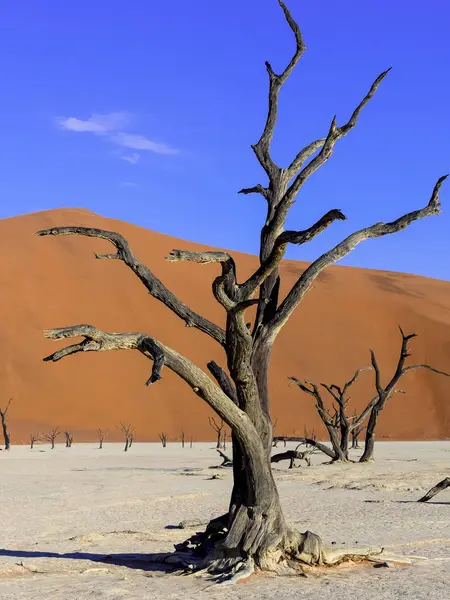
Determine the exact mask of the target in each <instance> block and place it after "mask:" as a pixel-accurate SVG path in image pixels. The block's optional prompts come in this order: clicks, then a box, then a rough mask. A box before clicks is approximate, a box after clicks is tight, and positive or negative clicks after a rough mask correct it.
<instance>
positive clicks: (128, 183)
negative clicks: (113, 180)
mask: <svg viewBox="0 0 450 600" xmlns="http://www.w3.org/2000/svg"><path fill="white" fill-rule="evenodd" d="M120 185H121V186H122V187H129V188H130V187H137V183H134V182H133V181H121V183H120Z"/></svg>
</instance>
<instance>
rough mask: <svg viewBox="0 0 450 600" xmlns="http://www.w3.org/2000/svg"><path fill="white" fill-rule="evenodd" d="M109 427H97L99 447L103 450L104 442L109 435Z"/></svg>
mask: <svg viewBox="0 0 450 600" xmlns="http://www.w3.org/2000/svg"><path fill="white" fill-rule="evenodd" d="M109 431H110V430H109V429H97V437H98V448H99V450H101V449H102V448H103V442H104V441H105V440H106V438H107V437H108V433H109Z"/></svg>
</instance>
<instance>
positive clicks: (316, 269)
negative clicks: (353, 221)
mask: <svg viewBox="0 0 450 600" xmlns="http://www.w3.org/2000/svg"><path fill="white" fill-rule="evenodd" d="M447 177H448V175H444V176H443V177H441V178H440V179H439V180H438V181H437V183H436V185H435V186H434V189H433V193H432V195H431V198H430V201H429V202H428V204H427V205H426V206H425V207H424V208H421V209H419V210H415V211H412V212H410V213H407V214H405V215H403V216H401V217H399V218H398V219H396V220H395V221H392V222H390V223H375V224H374V225H372V226H370V227H366V228H364V229H360V230H359V231H356V232H355V233H352V234H351V235H349V236H348V237H347V238H345V240H343V241H342V242H340V243H339V244H337V246H335V247H334V248H332V249H331V250H329V251H328V252H325V254H322V256H320V257H319V258H318V259H317V260H315V261H314V262H313V263H312V264H311V265H310V266H309V267H308V268H307V269H306V270H305V271H304V273H303V274H302V275H301V276H300V278H299V279H298V280H297V282H296V283H295V284H294V286H293V288H292V289H291V291H290V292H289V293H288V295H287V296H286V298H285V299H284V300H283V302H282V303H281V305H280V307H279V308H278V310H277V311H276V313H275V316H274V318H273V319H272V321H271V322H270V325H269V329H270V330H271V331H270V333H271V335H276V333H278V331H279V330H280V329H281V328H282V326H283V325H284V324H285V323H286V322H287V320H288V319H289V317H290V316H291V314H292V313H293V311H294V310H295V308H296V307H297V305H298V304H299V302H300V301H301V300H302V299H303V297H304V296H305V294H306V293H307V291H308V290H309V289H310V287H311V284H312V283H313V281H314V280H315V279H316V277H317V276H318V275H319V274H320V273H321V272H322V271H323V269H324V268H325V267H327V266H329V265H331V264H332V263H335V262H336V261H338V260H341V259H342V258H344V257H345V256H347V254H349V253H350V252H351V251H352V250H353V248H355V247H356V246H357V245H358V244H360V243H361V242H363V241H364V240H368V239H370V238H376V237H381V236H384V235H389V234H391V233H396V232H397V231H401V230H402V229H405V227H408V225H410V224H411V223H412V222H414V221H416V220H418V219H423V218H425V217H429V216H432V215H438V214H439V213H440V203H439V190H440V188H441V186H442V184H443V182H444V181H445V179H447Z"/></svg>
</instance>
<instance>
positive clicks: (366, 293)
mask: <svg viewBox="0 0 450 600" xmlns="http://www.w3.org/2000/svg"><path fill="white" fill-rule="evenodd" d="M61 225H80V226H85V227H100V228H103V229H109V230H115V231H119V232H120V233H122V234H123V235H124V236H125V237H126V238H127V239H128V240H129V242H130V243H131V245H132V247H133V250H134V252H135V254H136V255H137V256H138V257H139V258H140V260H142V261H143V262H145V263H146V264H147V265H148V266H149V267H150V268H151V269H152V271H153V272H154V273H155V274H156V275H157V276H158V277H159V278H160V279H162V280H163V281H164V283H165V284H166V285H167V286H168V287H169V288H170V289H172V290H173V291H174V293H175V294H177V295H178V296H179V297H180V298H181V299H182V300H183V301H184V302H185V303H186V304H188V305H189V306H190V307H191V308H192V309H194V310H196V311H198V312H200V313H202V314H203V315H205V316H207V317H208V318H209V319H212V320H214V321H216V322H217V323H221V324H223V321H224V312H223V309H222V308H221V307H220V306H218V305H217V303H216V302H215V300H214V298H213V296H212V293H211V282H212V280H213V278H214V277H215V275H216V274H217V267H216V266H214V265H203V266H202V265H193V264H184V263H168V262H166V261H165V259H164V257H165V256H166V255H167V254H168V253H169V252H170V250H172V249H173V248H184V249H191V250H195V249H197V250H198V249H207V247H206V246H200V245H198V244H193V243H190V242H182V241H180V240H177V239H174V238H171V237H169V236H165V235H161V234H158V233H154V232H151V231H148V230H145V229H142V228H139V227H136V226H134V225H130V224H128V223H123V222H120V221H114V220H112V219H105V218H103V217H100V216H98V215H95V214H94V213H91V212H89V211H87V210H82V209H60V210H54V211H46V212H41V213H36V214H31V215H25V216H20V217H15V218H12V219H5V220H2V221H0V245H1V256H2V260H1V262H0V306H1V314H2V320H1V322H0V342H1V343H0V380H1V382H2V398H3V400H1V398H0V405H1V404H2V403H3V404H4V403H5V402H6V401H7V399H8V398H9V397H12V398H13V404H12V405H11V409H10V427H11V430H12V438H13V443H23V442H26V441H27V439H28V434H29V432H30V431H31V430H36V431H37V430H38V431H48V430H49V429H51V428H53V427H55V426H57V425H58V426H60V428H61V430H64V429H66V428H69V429H70V430H72V431H73V433H74V435H75V442H76V441H89V440H94V439H95V430H96V428H98V427H100V428H108V427H111V428H112V429H111V434H110V437H109V439H111V440H118V439H121V436H120V433H119V432H118V431H117V430H114V426H115V425H116V424H118V423H119V421H124V422H127V423H128V422H129V423H133V424H135V425H136V434H135V439H137V440H139V441H156V440H158V432H160V431H166V432H167V433H168V438H169V441H171V440H174V439H175V438H176V437H178V438H180V435H181V432H182V431H184V432H185V435H186V440H187V441H189V439H190V437H191V436H192V437H193V438H194V440H198V441H199V440H208V439H213V438H214V432H213V431H212V430H211V428H210V426H209V424H208V416H209V415H210V414H211V412H210V410H209V408H208V407H207V406H206V405H205V404H204V403H203V402H202V401H201V400H200V399H199V398H197V397H196V396H195V395H194V394H193V393H192V392H191V391H190V389H189V388H188V387H187V386H186V385H185V384H184V383H183V382H181V381H180V380H178V379H177V377H175V376H174V375H173V374H172V373H171V372H169V370H165V371H163V380H162V381H161V382H159V383H158V384H157V385H154V386H152V387H151V388H146V387H145V385H144V383H145V381H146V380H147V378H148V376H149V373H150V370H151V364H150V363H149V361H148V360H146V359H145V358H144V357H143V356H142V355H140V354H139V353H137V352H122V353H120V352H117V353H98V354H96V353H90V354H88V355H87V354H78V355H75V356H73V357H71V358H67V359H64V360H62V361H61V362H59V363H55V364H48V363H43V362H42V358H43V357H44V356H47V355H48V354H50V353H51V352H52V351H54V350H55V349H56V348H57V347H59V346H60V343H57V344H54V343H52V342H51V341H49V340H45V339H44V337H43V334H42V330H43V329H45V328H49V327H63V326H67V325H72V324H78V323H90V324H92V325H95V326H97V327H99V328H101V329H105V330H110V331H143V332H148V333H150V334H152V335H153V336H154V337H156V338H158V339H160V340H161V341H162V342H164V343H166V344H168V345H170V346H172V347H174V348H176V349H177V350H178V351H179V352H182V353H184V354H185V355H187V356H188V357H189V358H191V359H192V360H193V361H194V362H196V363H197V364H198V365H200V366H202V367H205V365H206V362H207V361H209V360H211V359H214V360H216V361H217V362H219V364H222V365H224V362H225V361H224V357H223V354H222V352H221V349H220V348H219V347H218V346H217V345H216V344H215V343H214V342H212V341H211V340H210V339H209V338H208V337H206V336H204V335H203V334H201V333H200V332H198V331H196V330H193V329H190V328H186V327H185V326H184V324H183V323H182V322H181V321H180V320H179V319H178V318H177V317H175V316H174V315H172V314H171V313H170V312H169V311H168V310H167V309H166V308H165V307H164V306H163V305H162V304H160V303H159V302H157V301H156V300H154V299H153V298H151V297H150V296H149V294H148V293H147V291H146V290H145V288H144V287H143V286H142V284H141V283H140V282H139V280H138V279H137V278H136V277H135V276H134V275H133V274H132V273H131V271H129V270H128V269H127V267H126V266H125V265H123V264H122V263H120V262H118V261H98V260H95V258H94V256H93V253H94V252H99V253H101V252H110V251H111V249H110V246H109V244H107V243H106V242H104V241H102V240H92V239H88V238H81V237H58V238H53V237H46V238H38V237H36V236H35V235H34V233H35V232H36V231H37V230H39V229H44V228H48V227H53V226H61ZM234 255H235V257H236V262H237V265H238V274H239V278H240V279H241V280H242V279H243V278H244V277H245V276H246V275H248V274H249V273H250V271H251V269H252V268H254V267H255V265H256V262H257V261H256V258H255V257H252V256H249V255H244V254H238V253H235V254H234ZM305 266H306V264H305V263H300V262H296V261H285V262H284V263H283V265H282V268H281V272H282V277H283V284H282V294H283V293H285V292H286V290H287V289H288V287H289V286H290V285H292V284H293V282H294V281H295V279H296V278H297V277H298V275H299V274H300V273H301V272H302V270H303V269H304V267H305ZM249 313H250V311H249ZM398 324H401V326H402V327H403V329H404V330H405V332H407V333H409V332H416V333H418V334H419V337H418V338H416V339H414V340H413V341H412V343H411V349H412V351H413V356H412V357H411V359H409V360H410V361H411V360H412V361H413V362H418V363H421V362H422V363H423V362H427V363H429V364H432V365H433V366H435V367H436V368H439V369H442V370H447V371H450V282H444V281H437V280H431V279H426V278H422V277H416V276H413V275H406V274H397V273H388V272H382V271H367V270H364V269H354V268H346V267H331V268H329V269H328V270H327V271H325V272H324V273H323V274H322V276H321V277H320V278H319V279H318V280H317V281H316V283H315V285H314V287H313V289H312V290H311V291H310V292H309V294H308V295H307V297H306V298H305V300H304V302H303V303H302V304H301V305H300V307H299V308H298V310H297V312H296V313H295V314H294V316H293V318H292V319H291V321H290V322H289V324H288V325H287V326H286V327H285V328H284V329H283V331H282V332H281V334H280V336H279V338H278V340H277V343H276V346H275V351H274V355H273V360H272V366H271V380H270V388H271V395H272V415H273V416H274V417H277V418H278V425H277V430H276V431H277V433H278V434H279V435H282V434H285V435H294V434H297V435H300V434H302V433H303V429H304V426H305V425H307V426H308V428H309V429H315V430H316V432H317V434H318V435H319V436H320V435H322V434H323V430H322V428H321V425H320V423H319V420H318V418H317V417H316V415H315V411H314V408H313V404H312V401H311V400H312V399H311V398H310V397H308V396H305V395H303V394H302V393H301V392H300V391H299V390H298V389H297V388H296V387H295V386H291V387H290V386H289V385H288V380H287V376H288V375H295V376H296V377H298V378H306V379H311V380H315V381H317V382H322V381H323V382H328V383H337V384H342V383H344V381H345V380H346V379H349V378H350V377H351V376H352V374H353V372H354V371H355V370H356V369H357V368H358V367H361V366H364V365H366V364H369V360H370V356H369V348H373V349H374V350H375V352H376V354H377V358H378V361H379V364H380V367H381V369H382V373H384V377H385V378H387V377H389V376H390V375H391V373H392V370H393V369H394V367H395V364H396V361H397V358H398V352H399V347H400V336H399V333H398V329H397V325H398ZM205 368H206V367H205ZM401 387H402V389H405V390H406V391H407V392H408V393H407V395H405V396H404V395H396V396H394V398H392V400H391V401H390V403H389V405H388V406H387V408H386V409H385V411H384V413H383V415H382V417H381V419H380V424H379V429H378V439H383V438H384V439H386V438H389V439H398V440H401V439H404V440H406V439H436V438H445V437H450V401H449V396H450V380H449V379H447V378H445V377H441V376H438V375H434V374H431V373H427V372H424V371H418V372H414V373H411V374H408V375H407V376H405V378H404V379H403V380H402V384H401ZM372 394H373V375H372V374H371V373H370V372H369V373H364V374H363V375H362V376H361V379H360V381H359V382H358V384H357V385H356V386H355V387H354V389H353V394H352V400H351V402H353V403H354V406H356V407H358V408H361V406H362V405H363V404H364V403H366V402H367V401H368V400H369V399H370V398H371V397H372ZM62 438H63V436H62V435H61V436H60V438H59V441H63V439H62Z"/></svg>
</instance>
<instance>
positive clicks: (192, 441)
mask: <svg viewBox="0 0 450 600" xmlns="http://www.w3.org/2000/svg"><path fill="white" fill-rule="evenodd" d="M193 443H194V440H193V439H192V437H191V443H190V444H189V446H190V447H191V448H192V444H193Z"/></svg>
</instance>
